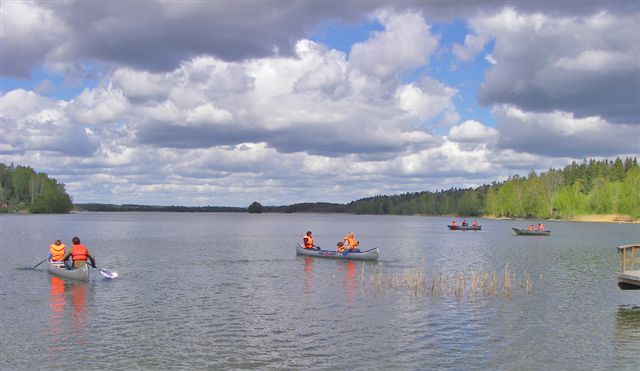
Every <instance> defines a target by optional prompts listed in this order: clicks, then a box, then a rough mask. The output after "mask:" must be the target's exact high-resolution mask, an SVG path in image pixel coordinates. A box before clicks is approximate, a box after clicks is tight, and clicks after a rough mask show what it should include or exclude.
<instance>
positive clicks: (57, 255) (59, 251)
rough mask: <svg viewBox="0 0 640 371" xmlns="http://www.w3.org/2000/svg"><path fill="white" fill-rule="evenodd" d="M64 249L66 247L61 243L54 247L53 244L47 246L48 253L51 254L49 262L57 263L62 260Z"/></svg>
mask: <svg viewBox="0 0 640 371" xmlns="http://www.w3.org/2000/svg"><path fill="white" fill-rule="evenodd" d="M65 247H66V246H65V245H64V244H63V243H61V244H60V245H56V244H55V243H52V244H51V245H49V252H51V260H52V261H59V260H62V259H64V249H65Z"/></svg>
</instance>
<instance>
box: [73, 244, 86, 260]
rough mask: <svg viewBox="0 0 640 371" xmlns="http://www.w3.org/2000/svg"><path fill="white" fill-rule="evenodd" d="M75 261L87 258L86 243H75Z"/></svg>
mask: <svg viewBox="0 0 640 371" xmlns="http://www.w3.org/2000/svg"><path fill="white" fill-rule="evenodd" d="M71 256H72V257H73V261H78V260H87V247H86V246H85V245H82V244H80V245H73V247H72V250H71Z"/></svg>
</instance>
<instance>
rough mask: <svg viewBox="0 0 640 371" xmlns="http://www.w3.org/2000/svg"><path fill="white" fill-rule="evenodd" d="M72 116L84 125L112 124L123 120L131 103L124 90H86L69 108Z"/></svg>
mask: <svg viewBox="0 0 640 371" xmlns="http://www.w3.org/2000/svg"><path fill="white" fill-rule="evenodd" d="M67 109H68V111H69V114H70V116H71V117H72V118H73V119H75V120H77V121H78V122H79V123H82V124H92V125H96V124H102V123H111V122H113V121H117V120H119V119H121V118H122V116H123V115H124V114H125V112H126V111H127V110H128V109H129V102H128V101H127V99H126V98H125V97H124V95H123V94H122V90H119V89H112V88H111V84H109V85H108V86H107V87H98V88H94V89H85V90H84V91H83V92H82V94H80V95H78V96H77V97H76V98H75V99H74V100H73V101H71V102H70V103H69V105H68V106H67Z"/></svg>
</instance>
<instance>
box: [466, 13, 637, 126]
mask: <svg viewBox="0 0 640 371" xmlns="http://www.w3.org/2000/svg"><path fill="white" fill-rule="evenodd" d="M639 23H640V14H639V13H638V12H635V13H630V14H627V15H618V16H614V15H612V14H609V13H607V12H601V13H597V14H594V15H591V16H588V17H586V18H570V17H552V16H548V15H545V14H541V13H535V14H522V13H518V12H517V11H515V10H514V9H510V8H506V9H505V10H503V11H501V12H500V13H497V14H494V15H490V16H484V17H477V18H474V19H473V20H471V22H470V24H471V25H472V27H473V29H474V31H475V32H477V33H478V34H479V35H486V36H487V37H488V36H491V37H494V38H495V40H496V41H495V49H494V51H493V53H492V57H493V58H494V59H495V61H496V62H497V63H495V65H494V66H493V67H492V68H491V69H489V71H488V73H487V75H486V80H485V81H484V82H483V83H482V86H481V87H480V91H479V100H480V102H481V103H483V104H485V105H494V104H513V105H516V106H518V107H520V108H522V109H524V110H527V111H535V112H553V111H556V110H559V111H564V112H572V113H573V114H574V115H575V116H576V117H578V118H587V117H590V116H599V117H602V118H603V119H604V120H607V121H608V122H611V123H622V124H639V123H640V105H639V104H638V102H640V33H638V32H637V29H638V24H639Z"/></svg>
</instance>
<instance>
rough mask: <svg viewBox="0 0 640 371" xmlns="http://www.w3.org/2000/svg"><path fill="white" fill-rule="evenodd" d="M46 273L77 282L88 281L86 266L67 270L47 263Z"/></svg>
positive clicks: (87, 267) (87, 268)
mask: <svg viewBox="0 0 640 371" xmlns="http://www.w3.org/2000/svg"><path fill="white" fill-rule="evenodd" d="M47 271H49V273H51V274H53V275H54V276H58V277H62V278H69V279H72V280H78V281H89V266H87V265H85V266H84V267H82V268H76V269H67V268H64V267H60V266H59V265H56V264H51V263H49V268H47Z"/></svg>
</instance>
